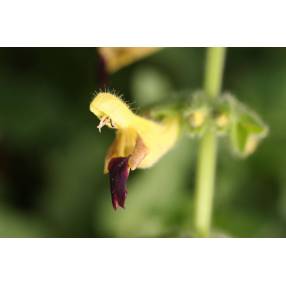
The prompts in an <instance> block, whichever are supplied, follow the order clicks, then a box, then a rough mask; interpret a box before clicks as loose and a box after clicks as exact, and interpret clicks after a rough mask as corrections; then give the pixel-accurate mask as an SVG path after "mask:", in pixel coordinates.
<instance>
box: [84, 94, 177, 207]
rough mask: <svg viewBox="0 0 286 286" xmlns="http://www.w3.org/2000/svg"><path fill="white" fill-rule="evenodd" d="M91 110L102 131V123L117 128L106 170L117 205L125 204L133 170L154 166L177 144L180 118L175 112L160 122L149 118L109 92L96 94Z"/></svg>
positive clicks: (108, 154)
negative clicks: (140, 114) (132, 109)
mask: <svg viewBox="0 0 286 286" xmlns="http://www.w3.org/2000/svg"><path fill="white" fill-rule="evenodd" d="M90 110H91V112H92V113H94V114H95V115H96V116H97V117H98V118H99V120H100V123H99V125H98V128H99V131H100V130H101V128H102V127H103V126H108V127H110V128H114V129H116V130H117V131H116V137H115V140H114V141H113V143H112V145H111V146H110V148H109V150H108V152H107V155H106V158H105V165H104V173H109V178H110V188H111V197H112V204H113V207H114V209H117V208H118V207H122V208H124V206H125V199H126V196H127V187H126V182H127V179H128V176H129V172H130V170H135V169H136V168H149V167H151V166H152V165H153V164H155V163H156V162H157V161H158V160H159V159H160V158H161V157H162V156H163V155H164V154H165V153H166V152H168V151H169V150H170V149H171V148H172V147H173V146H174V145H175V143H176V141H177V139H178V135H179V130H180V122H179V118H178V117H177V116H176V115H172V116H169V117H167V118H166V119H164V120H162V121H160V122H155V121H152V120H149V119H146V118H144V117H141V116H138V115H137V114H135V113H133V112H132V111H131V110H130V108H129V107H128V105H127V104H126V103H125V102H124V101H123V100H121V99H120V98H119V97H117V96H115V95H112V94H110V93H107V92H101V93H99V94H97V95H96V96H95V98H94V99H93V101H92V102H91V104H90Z"/></svg>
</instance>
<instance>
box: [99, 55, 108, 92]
mask: <svg viewBox="0 0 286 286" xmlns="http://www.w3.org/2000/svg"><path fill="white" fill-rule="evenodd" d="M98 78H99V87H100V88H106V87H107V86H108V72H107V67H106V62H105V59H104V58H103V56H102V55H99V62H98Z"/></svg>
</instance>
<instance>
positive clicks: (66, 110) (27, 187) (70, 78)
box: [0, 48, 286, 237]
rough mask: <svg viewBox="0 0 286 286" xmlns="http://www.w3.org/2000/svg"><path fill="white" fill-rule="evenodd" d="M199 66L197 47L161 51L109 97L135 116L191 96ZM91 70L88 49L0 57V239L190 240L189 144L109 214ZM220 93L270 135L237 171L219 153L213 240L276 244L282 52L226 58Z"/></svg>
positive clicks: (282, 225) (284, 119) (93, 58)
mask: <svg viewBox="0 0 286 286" xmlns="http://www.w3.org/2000/svg"><path fill="white" fill-rule="evenodd" d="M204 60H205V49H203V48H167V49H163V50H161V51H160V52H158V53H156V54H154V55H152V56H150V57H148V58H146V59H143V60H141V61H138V62H136V63H134V64H132V65H130V66H128V67H126V68H124V69H122V70H120V71H118V72H117V73H115V74H114V75H112V76H111V77H110V78H109V85H108V88H109V89H110V90H112V89H115V90H116V91H117V93H120V94H123V95H124V98H125V99H126V100H127V101H128V102H129V103H131V105H132V107H133V108H135V109H136V110H138V111H140V108H142V107H144V106H145V105H147V104H150V103H153V102H156V101H164V100H166V99H167V98H169V97H170V96H174V95H176V92H178V91H180V90H188V89H190V90H196V89H198V88H201V86H202V82H203V73H204ZM98 67H99V60H98V54H97V51H96V49H93V48H1V49H0V236H1V237H188V236H192V234H193V229H192V223H193V201H194V200H193V197H194V175H195V165H196V164H195V163H196V155H197V141H196V140H190V139H188V138H185V137H183V138H181V139H180V141H179V143H178V144H177V146H176V147H175V148H174V149H173V150H172V151H171V152H169V153H168V154H167V155H166V156H165V157H163V158H162V160H160V161H159V162H158V163H157V164H156V165H155V166H154V167H152V168H151V169H148V170H137V171H135V172H132V174H131V176H130V179H129V182H128V189H129V194H128V198H127V203H126V205H127V207H126V209H125V210H117V211H116V212H115V211H114V210H113V209H112V205H111V198H110V192H109V185H108V177H107V176H104V175H103V170H102V169H103V160H104V156H105V152H106V150H107V148H108V146H109V144H110V143H111V141H112V140H113V137H114V134H113V133H114V132H113V130H109V129H107V128H105V129H103V130H102V133H101V134H99V133H98V131H97V129H96V126H97V124H98V120H97V119H96V117H95V116H93V115H92V114H91V113H90V112H89V103H90V101H91V99H92V94H93V92H94V91H96V90H98V89H99V86H100V82H99V73H98V70H99V68H98ZM223 86H224V90H228V91H232V93H234V94H235V95H236V96H237V97H238V98H239V99H240V100H241V101H243V102H245V103H246V104H247V105H249V106H250V107H252V108H253V109H254V110H256V111H257V112H258V113H259V114H260V115H261V116H262V118H263V119H264V121H265V122H266V123H267V124H268V125H269V127H270V134H269V136H268V137H267V138H266V139H265V140H264V141H263V142H262V144H261V145H260V146H259V148H258V149H257V151H256V153H255V154H254V155H252V156H250V157H249V158H248V159H246V160H239V159H236V158H234V157H233V156H232V155H231V153H230V152H229V151H228V148H227V146H226V145H225V143H224V142H220V148H219V160H218V166H217V181H216V194H215V206H214V216H213V232H212V235H213V236H231V237H286V174H285V166H286V155H285V151H284V147H285V144H286V124H285V123H286V49H282V48H230V49H228V51H227V61H226V69H225V76H224V84H223ZM206 179H207V178H206Z"/></svg>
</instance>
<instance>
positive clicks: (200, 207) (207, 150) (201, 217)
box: [194, 48, 225, 237]
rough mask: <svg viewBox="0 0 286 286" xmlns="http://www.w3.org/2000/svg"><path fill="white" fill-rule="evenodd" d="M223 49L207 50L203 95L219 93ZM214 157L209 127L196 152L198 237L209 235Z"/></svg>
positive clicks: (212, 138)
mask: <svg viewBox="0 0 286 286" xmlns="http://www.w3.org/2000/svg"><path fill="white" fill-rule="evenodd" d="M224 61H225V48H208V49H207V58H206V69H205V80H204V92H205V94H206V95H207V96H209V97H211V98H214V97H216V96H218V95H219V94H220V92H221V86H222V78H223V69H224ZM216 157H217V138H216V133H215V130H213V129H211V128H209V130H207V131H206V133H205V134H204V135H203V137H202V139H201V142H200V146H199V152H198V161H197V173H196V187H195V215H194V227H195V232H196V235H197V236H200V237H208V236H209V233H210V226H211V217H212V208H213V197H214V186H215V175H216Z"/></svg>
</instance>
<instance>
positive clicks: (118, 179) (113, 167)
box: [108, 157, 129, 210]
mask: <svg viewBox="0 0 286 286" xmlns="http://www.w3.org/2000/svg"><path fill="white" fill-rule="evenodd" d="M128 159H129V157H117V158H112V159H111V160H110V162H109V164H108V171H109V182H110V191H111V199H112V205H113V208H114V209H115V210H116V209H117V208H118V207H121V208H124V207H125V200H126V197H127V186H126V184H127V180H128V176H129V166H128Z"/></svg>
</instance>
